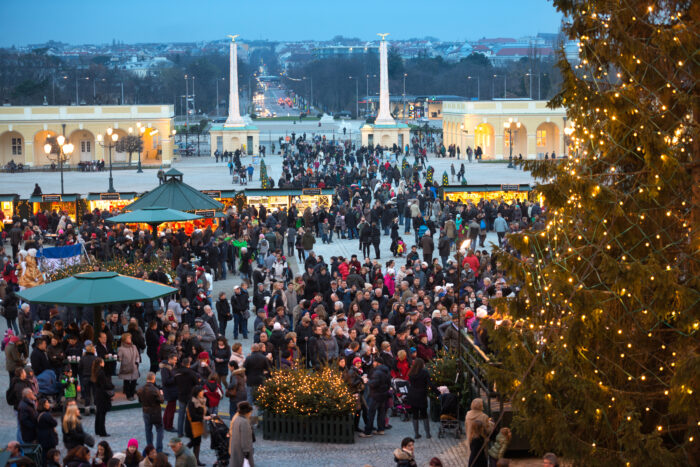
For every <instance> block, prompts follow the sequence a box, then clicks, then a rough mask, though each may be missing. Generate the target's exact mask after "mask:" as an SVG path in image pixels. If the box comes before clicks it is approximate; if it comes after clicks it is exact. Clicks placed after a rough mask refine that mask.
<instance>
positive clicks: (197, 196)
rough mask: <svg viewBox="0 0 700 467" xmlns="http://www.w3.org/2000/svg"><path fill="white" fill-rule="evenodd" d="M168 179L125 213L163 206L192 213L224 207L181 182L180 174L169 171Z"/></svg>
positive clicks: (138, 200)
mask: <svg viewBox="0 0 700 467" xmlns="http://www.w3.org/2000/svg"><path fill="white" fill-rule="evenodd" d="M166 175H167V176H168V177H169V178H168V177H166V178H167V181H166V182H165V183H163V184H162V185H159V186H157V187H156V188H154V189H153V190H151V191H149V192H148V193H144V194H143V195H141V197H140V198H139V199H137V200H136V201H134V202H133V203H131V204H130V205H128V206H127V207H126V208H124V209H125V210H126V211H135V210H137V209H143V208H145V207H149V206H163V207H166V208H170V209H175V210H177V211H185V212H192V211H196V210H201V209H214V210H216V211H219V210H221V209H223V208H224V205H223V204H221V203H219V202H218V201H216V200H215V199H213V198H211V197H209V196H207V195H204V194H202V193H201V192H200V191H199V190H196V189H194V188H192V187H191V186H189V185H188V184H186V183H183V182H182V179H181V177H182V173H180V172H178V171H177V170H175V169H171V170H169V171H168V173H166Z"/></svg>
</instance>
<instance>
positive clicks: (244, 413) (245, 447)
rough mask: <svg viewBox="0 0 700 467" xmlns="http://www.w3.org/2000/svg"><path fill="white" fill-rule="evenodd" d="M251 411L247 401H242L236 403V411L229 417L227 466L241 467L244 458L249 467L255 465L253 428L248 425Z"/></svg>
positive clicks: (251, 408)
mask: <svg viewBox="0 0 700 467" xmlns="http://www.w3.org/2000/svg"><path fill="white" fill-rule="evenodd" d="M252 412H253V407H252V406H251V405H250V404H249V403H248V402H247V401H242V402H239V403H238V412H237V413H236V415H234V416H233V419H231V428H230V430H229V435H230V442H229V454H230V455H231V460H230V461H229V467H243V463H244V462H245V460H246V459H247V460H248V464H250V467H255V463H254V462H253V429H252V427H251V426H250V414H251V413H252Z"/></svg>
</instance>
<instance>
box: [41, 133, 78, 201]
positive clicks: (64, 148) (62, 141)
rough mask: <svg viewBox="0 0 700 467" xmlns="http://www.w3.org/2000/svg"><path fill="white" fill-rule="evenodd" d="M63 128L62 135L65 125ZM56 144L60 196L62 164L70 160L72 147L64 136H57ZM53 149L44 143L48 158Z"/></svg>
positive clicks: (49, 144)
mask: <svg viewBox="0 0 700 467" xmlns="http://www.w3.org/2000/svg"><path fill="white" fill-rule="evenodd" d="M61 126H62V127H63V133H65V132H66V124H65V123H64V124H62V125H61ZM56 143H57V145H58V153H56V161H57V162H58V170H59V171H60V172H61V194H63V163H64V162H65V161H67V160H68V159H70V155H71V154H73V149H74V147H73V145H72V144H71V143H70V142H68V140H67V139H66V137H65V136H64V135H59V136H57V137H56ZM53 149H54V147H53V145H51V143H48V142H47V143H46V144H45V145H44V152H45V153H46V156H47V157H48V158H51V154H52V151H53Z"/></svg>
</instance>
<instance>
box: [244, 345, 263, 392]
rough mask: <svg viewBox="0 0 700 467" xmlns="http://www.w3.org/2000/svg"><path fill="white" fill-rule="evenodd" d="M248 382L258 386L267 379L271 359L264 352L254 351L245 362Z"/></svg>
mask: <svg viewBox="0 0 700 467" xmlns="http://www.w3.org/2000/svg"><path fill="white" fill-rule="evenodd" d="M243 367H244V368H245V374H246V384H247V385H248V386H251V387H258V386H260V385H261V384H262V383H263V382H264V381H265V374H266V373H267V371H268V370H269V368H270V361H269V360H268V359H267V357H265V355H264V354H263V353H262V352H253V353H251V354H250V355H248V357H247V358H246V359H245V362H243Z"/></svg>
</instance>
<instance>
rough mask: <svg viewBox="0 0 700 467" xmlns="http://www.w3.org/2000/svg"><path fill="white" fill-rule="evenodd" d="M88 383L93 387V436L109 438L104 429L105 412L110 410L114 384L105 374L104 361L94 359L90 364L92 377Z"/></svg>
mask: <svg viewBox="0 0 700 467" xmlns="http://www.w3.org/2000/svg"><path fill="white" fill-rule="evenodd" d="M90 381H91V382H92V385H93V395H94V397H95V434H96V435H98V436H102V437H103V438H104V437H105V436H109V434H107V429H106V428H105V420H106V418H107V412H109V410H110V409H111V408H112V396H113V395H114V384H113V383H112V378H110V377H109V376H107V373H105V361H104V360H102V359H101V358H96V359H95V361H94V362H92V375H90Z"/></svg>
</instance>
